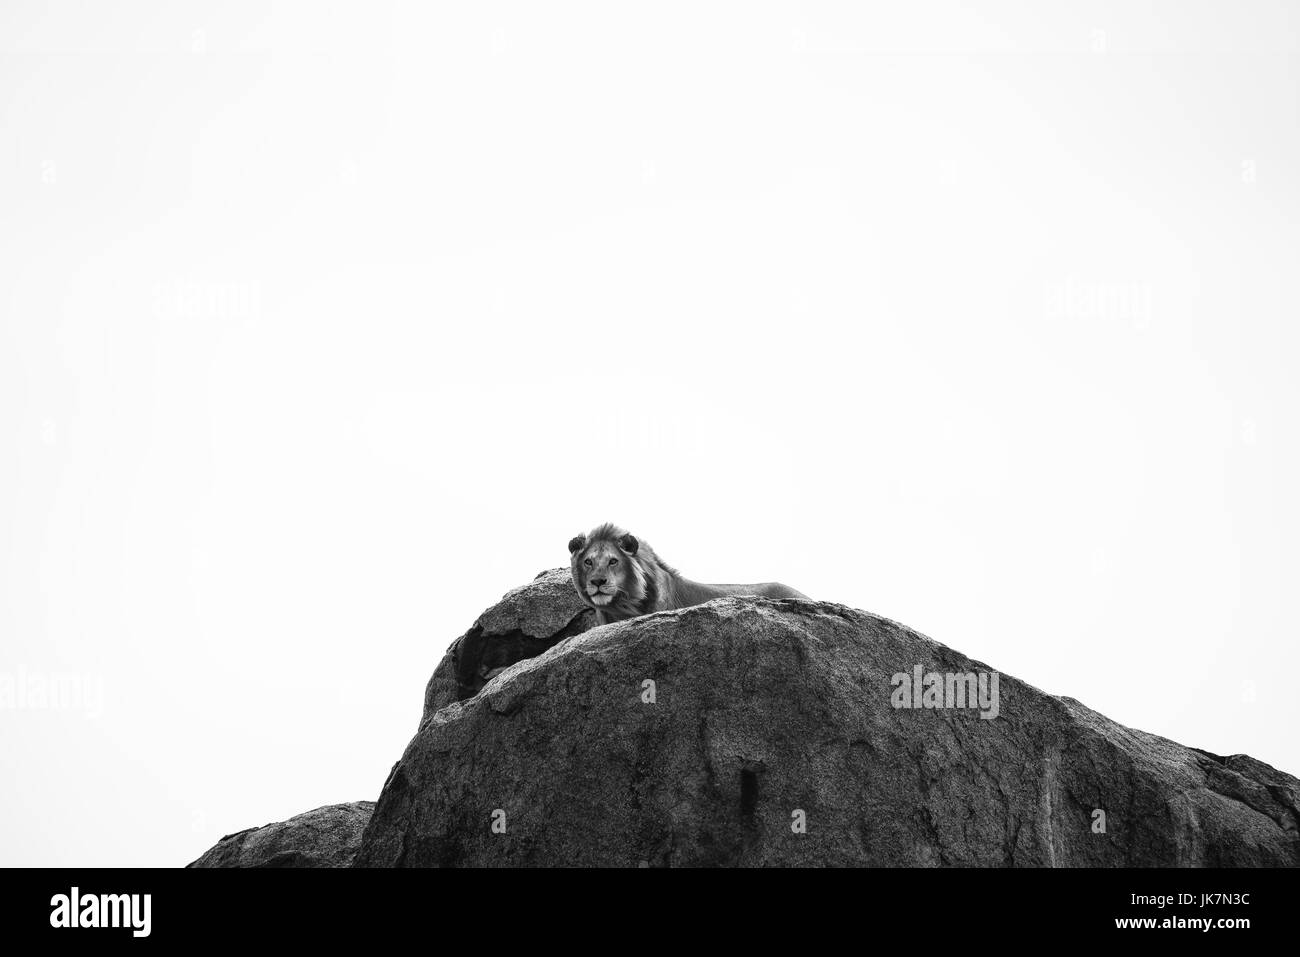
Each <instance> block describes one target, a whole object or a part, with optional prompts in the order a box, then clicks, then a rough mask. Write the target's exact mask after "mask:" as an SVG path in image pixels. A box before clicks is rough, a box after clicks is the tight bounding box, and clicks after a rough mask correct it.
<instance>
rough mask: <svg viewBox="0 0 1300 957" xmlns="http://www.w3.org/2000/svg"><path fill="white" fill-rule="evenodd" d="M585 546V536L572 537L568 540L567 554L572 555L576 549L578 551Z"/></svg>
mask: <svg viewBox="0 0 1300 957" xmlns="http://www.w3.org/2000/svg"><path fill="white" fill-rule="evenodd" d="M586 544H587V536H586V535H574V536H573V537H572V538H571V539H569V554H570V555H572V554H573V553H574V552H576V551H577V550H578V549H580V548H581V547H582V546H583V545H586Z"/></svg>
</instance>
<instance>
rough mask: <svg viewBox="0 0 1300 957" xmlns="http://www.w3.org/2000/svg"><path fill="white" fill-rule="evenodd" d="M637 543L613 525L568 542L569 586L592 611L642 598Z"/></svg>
mask: <svg viewBox="0 0 1300 957" xmlns="http://www.w3.org/2000/svg"><path fill="white" fill-rule="evenodd" d="M640 547H641V546H640V543H639V542H638V541H637V540H636V537H635V536H633V535H629V534H628V533H627V532H625V531H623V530H622V529H621V528H615V527H614V526H613V525H601V526H600V527H598V528H596V529H593V530H592V532H591V534H589V535H575V536H574V537H573V538H571V539H570V540H569V556H570V557H569V568H570V569H571V570H572V572H573V586H574V587H575V588H576V589H577V590H578V594H579V595H580V596H581V597H582V600H583V601H584V602H586V603H587V604H588V605H590V606H591V607H592V608H595V609H598V610H599V609H604V608H608V607H609V606H611V605H613V604H614V603H615V602H619V603H620V604H621V603H623V602H629V601H630V602H638V601H640V600H641V599H643V598H644V597H645V589H646V580H645V572H644V571H643V569H642V568H641V564H640V562H639V561H638V560H637V552H638V551H639V550H640Z"/></svg>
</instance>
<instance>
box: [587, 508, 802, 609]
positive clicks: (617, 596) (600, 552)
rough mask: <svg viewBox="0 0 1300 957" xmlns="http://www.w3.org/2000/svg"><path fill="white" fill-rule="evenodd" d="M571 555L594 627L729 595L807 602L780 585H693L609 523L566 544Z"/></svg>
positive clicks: (646, 548) (800, 595)
mask: <svg viewBox="0 0 1300 957" xmlns="http://www.w3.org/2000/svg"><path fill="white" fill-rule="evenodd" d="M569 555H570V559H569V568H570V570H571V571H572V572H573V587H574V588H576V589H577V590H578V595H579V596H580V597H581V598H582V600H583V601H584V602H585V603H586V604H587V605H588V606H590V607H591V608H593V609H595V612H596V622H597V623H598V624H601V625H605V624H609V623H610V622H611V621H623V620H624V619H626V618H635V617H637V616H638V615H648V614H650V613H651V612H652V611H671V610H672V609H674V608H689V607H690V606H691V605H699V604H703V603H704V602H706V601H709V600H710V599H713V598H723V597H726V596H727V595H756V596H760V597H764V598H803V599H805V600H806V599H807V598H808V596H807V595H804V594H802V593H801V592H797V591H795V590H794V589H793V588H791V587H790V586H789V585H782V584H781V583H780V582H763V583H761V584H758V585H704V584H701V583H700V582H693V581H691V580H690V579H689V578H683V577H682V576H681V574H679V573H678V571H677V570H676V569H675V568H671V567H669V566H668V565H666V564H664V562H662V561H660V559H659V556H658V555H656V554H655V552H654V549H653V548H651V547H650V546H649V545H648V544H646V543H645V542H640V541H637V539H636V537H635V536H632V535H629V534H628V533H627V532H625V531H623V529H621V528H617V527H615V526H613V525H610V524H609V523H606V524H604V525H600V526H597V527H596V528H594V529H592V530H591V534H589V535H575V536H574V537H573V538H572V539H570V540H569Z"/></svg>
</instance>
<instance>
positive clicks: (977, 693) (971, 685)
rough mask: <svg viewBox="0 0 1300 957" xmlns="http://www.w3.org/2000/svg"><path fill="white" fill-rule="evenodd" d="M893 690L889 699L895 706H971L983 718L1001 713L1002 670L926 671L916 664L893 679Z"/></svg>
mask: <svg viewBox="0 0 1300 957" xmlns="http://www.w3.org/2000/svg"><path fill="white" fill-rule="evenodd" d="M889 683H890V685H892V686H893V689H894V690H893V692H892V693H891V694H890V696H889V703H890V704H891V705H893V706H894V707H895V708H917V709H920V708H970V709H972V710H975V709H978V710H979V713H980V717H981V718H987V719H992V718H996V717H997V716H998V712H999V708H1000V704H999V699H998V673H997V672H996V671H992V672H989V671H980V672H974V671H967V672H942V671H926V670H925V669H924V668H923V667H922V666H921V665H916V666H914V667H913V668H912V670H911V672H906V671H900V672H897V673H896V674H895V675H894V676H893V677H892V678H891V679H890V681H889Z"/></svg>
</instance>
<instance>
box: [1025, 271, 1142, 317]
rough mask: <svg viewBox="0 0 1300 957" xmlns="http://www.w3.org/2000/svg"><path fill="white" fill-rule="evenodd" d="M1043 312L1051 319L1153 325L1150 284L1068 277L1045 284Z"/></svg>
mask: <svg viewBox="0 0 1300 957" xmlns="http://www.w3.org/2000/svg"><path fill="white" fill-rule="evenodd" d="M1043 312H1044V314H1045V315H1046V316H1047V318H1049V319H1074V320H1080V321H1085V322H1092V321H1101V322H1118V323H1122V324H1125V325H1128V326H1131V327H1132V328H1134V329H1145V328H1146V327H1147V326H1148V325H1149V324H1150V322H1151V284H1150V283H1146V282H1092V281H1088V280H1081V279H1076V278H1075V277H1073V276H1066V277H1065V278H1064V279H1062V280H1060V281H1057V282H1047V283H1044V284H1043Z"/></svg>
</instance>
